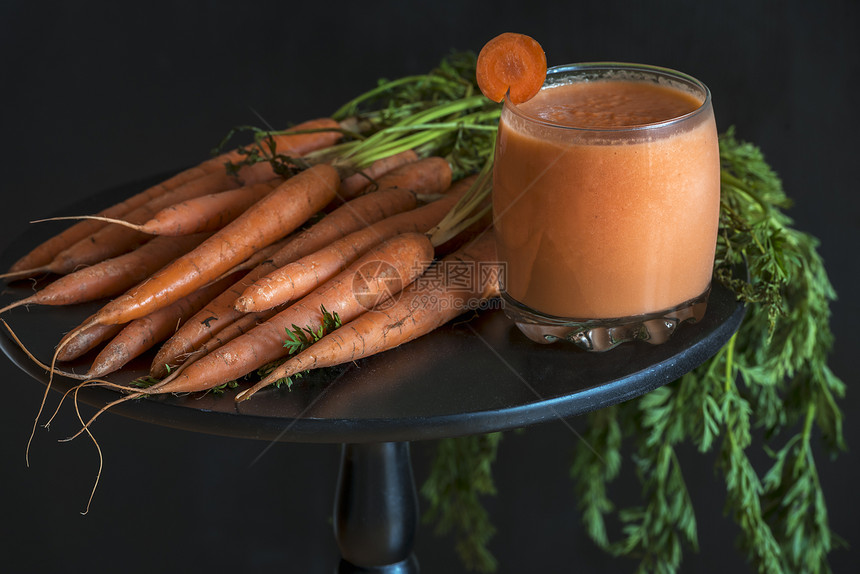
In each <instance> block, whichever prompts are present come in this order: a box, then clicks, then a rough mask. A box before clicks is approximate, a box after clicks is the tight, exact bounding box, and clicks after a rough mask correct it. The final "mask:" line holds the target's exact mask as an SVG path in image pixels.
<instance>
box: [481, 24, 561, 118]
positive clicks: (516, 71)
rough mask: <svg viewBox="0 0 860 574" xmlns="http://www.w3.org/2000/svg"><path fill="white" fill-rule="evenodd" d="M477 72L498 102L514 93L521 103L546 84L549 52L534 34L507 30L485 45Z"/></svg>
mask: <svg viewBox="0 0 860 574" xmlns="http://www.w3.org/2000/svg"><path fill="white" fill-rule="evenodd" d="M475 76H476V79H477V81H478V87H479V88H480V89H481V92H482V93H483V94H484V95H485V96H487V97H488V98H490V99H491V100H493V101H494V102H501V101H502V100H503V99H505V94H508V93H510V98H511V101H512V102H513V103H515V104H521V103H523V102H526V101H528V100H530V99H531V98H533V97H534V95H535V94H537V93H538V91H540V89H541V86H543V82H544V79H545V78H546V54H544V51H543V48H541V46H540V44H538V43H537V42H536V41H535V40H534V39H533V38H530V37H529V36H525V35H523V34H516V33H513V32H505V33H504V34H500V35H498V36H496V37H495V38H493V39H492V40H490V41H489V42H487V43H486V45H484V47H483V48H482V49H481V52H480V53H479V54H478V64H477V67H476V69H475Z"/></svg>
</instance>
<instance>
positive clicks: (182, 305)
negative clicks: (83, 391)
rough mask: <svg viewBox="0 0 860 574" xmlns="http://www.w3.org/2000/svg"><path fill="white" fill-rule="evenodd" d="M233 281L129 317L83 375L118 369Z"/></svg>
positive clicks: (218, 283) (106, 372)
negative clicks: (149, 312)
mask: <svg viewBox="0 0 860 574" xmlns="http://www.w3.org/2000/svg"><path fill="white" fill-rule="evenodd" d="M233 281H235V278H234V277H227V278H225V279H222V280H221V281H217V282H215V283H212V284H210V285H207V286H205V287H202V288H201V289H198V290H197V291H195V292H193V293H191V294H190V295H187V296H185V297H183V298H181V299H179V300H177V301H176V302H175V303H172V304H171V305H168V306H167V307H163V308H161V309H159V310H157V311H155V312H154V313H152V314H151V315H147V316H145V317H141V318H139V319H135V320H134V321H131V322H130V323H129V324H128V325H126V326H125V327H123V329H122V330H121V331H120V332H119V334H117V335H116V336H115V337H114V338H113V339H112V340H111V342H110V343H108V344H107V345H106V346H105V348H104V349H102V351H101V352H100V353H99V354H98V356H97V357H96V358H95V360H94V361H93V364H92V366H91V367H90V369H89V371H88V372H87V374H86V378H88V379H92V378H96V377H102V376H104V375H106V374H108V373H112V372H114V371H116V370H119V369H120V368H122V367H123V366H124V365H125V364H126V363H128V362H129V361H130V360H132V359H134V358H135V357H137V356H139V355H141V354H143V353H144V352H146V351H147V350H149V349H150V348H152V346H153V345H155V344H156V343H158V342H159V341H162V340H164V339H166V338H167V337H168V336H170V333H171V332H173V331H174V330H175V329H176V327H177V325H180V324H182V322H183V321H185V320H186V319H188V317H190V316H191V315H193V314H194V313H196V312H197V310H199V309H200V308H201V307H202V306H203V305H205V304H206V303H207V302H208V301H210V300H211V299H212V298H213V297H215V296H216V295H218V294H219V293H221V292H222V291H223V290H224V289H226V288H227V287H228V286H229V285H230V284H231V283H232V282H233Z"/></svg>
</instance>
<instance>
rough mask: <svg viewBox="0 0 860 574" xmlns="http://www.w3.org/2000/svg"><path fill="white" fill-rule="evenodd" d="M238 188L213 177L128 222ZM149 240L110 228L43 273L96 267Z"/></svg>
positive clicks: (80, 243) (220, 176)
mask: <svg viewBox="0 0 860 574" xmlns="http://www.w3.org/2000/svg"><path fill="white" fill-rule="evenodd" d="M238 186H239V184H238V181H237V180H236V179H235V178H233V177H230V176H228V175H227V174H225V173H210V174H207V175H204V176H202V177H199V178H197V179H194V180H192V181H190V182H188V183H186V184H183V185H181V186H179V187H177V188H176V189H173V190H171V191H169V192H167V193H165V194H163V195H161V196H159V197H157V198H156V199H154V200H152V201H150V202H148V203H146V204H145V205H142V206H140V207H138V208H137V209H135V210H133V211H131V212H129V213H127V214H126V215H125V216H124V218H125V219H127V220H128V221H131V222H134V223H143V222H144V221H146V220H147V219H149V218H150V217H152V215H153V214H154V213H155V212H157V211H158V210H160V209H162V208H163V207H167V206H168V205H172V204H174V203H177V202H179V201H185V200H186V199H190V198H192V197H199V196H201V195H205V194H207V193H213V192H214V191H225V190H227V189H232V188H235V187H238ZM149 239H150V236H149V235H147V234H145V233H141V232H139V231H135V230H132V229H127V228H125V227H120V226H118V225H108V226H106V227H103V228H102V229H100V230H99V231H97V232H96V233H94V234H93V235H91V236H89V237H86V238H84V239H82V240H81V241H78V242H77V243H75V244H73V245H71V246H69V247H68V248H67V249H65V250H63V251H62V252H60V253H59V254H57V256H56V257H54V259H53V260H52V261H51V262H50V263H49V264H48V265H46V266H45V267H44V268H43V269H42V270H43V271H46V272H50V273H58V274H66V273H71V272H72V271H74V270H75V269H77V268H78V267H83V266H85V265H93V264H94V263H98V262H99V261H104V260H105V259H108V258H110V257H116V256H117V255H121V254H123V253H126V252H128V251H131V250H132V249H134V248H136V247H137V246H139V245H141V244H143V243H144V242H146V241H148V240H149Z"/></svg>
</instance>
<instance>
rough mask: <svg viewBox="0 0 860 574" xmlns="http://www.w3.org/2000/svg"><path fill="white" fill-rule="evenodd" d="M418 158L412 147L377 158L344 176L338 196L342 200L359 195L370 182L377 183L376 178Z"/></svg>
mask: <svg viewBox="0 0 860 574" xmlns="http://www.w3.org/2000/svg"><path fill="white" fill-rule="evenodd" d="M417 160H418V154H416V153H415V152H414V151H412V150H411V149H410V150H406V151H404V152H400V153H398V154H394V155H390V156H388V157H384V158H382V159H380V160H377V161H375V162H373V163H372V164H371V165H370V166H368V167H366V168H364V169H363V170H360V171H358V172H356V173H354V174H352V175H350V176H349V177H346V178H344V180H343V181H342V182H341V184H340V193H339V194H338V196H339V197H340V199H342V200H349V199H352V198H354V197H357V196H358V195H360V194H361V193H363V192H364V191H365V190H366V189H367V188H368V186H369V185H370V184H372V183H376V182H374V180H375V179H376V178H378V177H381V176H383V175H385V174H386V173H388V172H390V171H392V170H394V169H396V168H398V167H400V166H402V165H405V164H407V163H412V162H414V161H417ZM377 185H378V184H377Z"/></svg>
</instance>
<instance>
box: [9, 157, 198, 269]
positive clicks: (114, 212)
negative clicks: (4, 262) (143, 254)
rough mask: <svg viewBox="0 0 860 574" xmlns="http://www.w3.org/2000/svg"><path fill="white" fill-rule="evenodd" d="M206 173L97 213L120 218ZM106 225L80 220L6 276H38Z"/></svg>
mask: <svg viewBox="0 0 860 574" xmlns="http://www.w3.org/2000/svg"><path fill="white" fill-rule="evenodd" d="M205 173H206V172H204V171H203V170H202V169H200V168H199V167H193V168H189V169H186V170H184V171H181V172H179V173H177V174H176V175H174V176H172V177H170V178H168V179H166V180H165V181H163V182H161V183H159V184H157V185H154V186H152V187H149V188H147V189H145V190H143V191H141V192H140V193H137V194H135V195H133V196H132V197H129V198H128V199H126V200H124V201H123V202H121V203H118V204H115V205H113V206H111V207H108V208H107V209H104V210H102V211H100V212H99V213H98V215H100V216H102V217H110V218H117V217H123V216H125V215H126V214H127V213H129V212H131V211H132V210H134V209H136V208H138V207H140V206H141V205H144V204H145V203H147V202H149V201H150V200H152V199H154V198H156V197H158V196H160V195H163V194H164V193H167V192H168V191H170V190H172V189H176V188H177V187H179V186H181V185H183V184H185V183H187V182H188V181H191V180H192V179H197V178H198V177H200V176H202V175H204V174H205ZM105 225H106V224H105V223H103V222H101V221H80V222H78V223H76V224H74V225H72V226H71V227H69V228H68V229H65V230H64V231H62V232H60V233H58V234H57V235H54V236H53V237H51V238H49V239H48V240H46V241H44V242H43V243H41V244H39V245H38V246H36V247H35V248H34V249H33V250H32V251H30V252H29V253H27V254H26V255H24V256H23V257H21V258H20V259H18V261H16V262H15V263H13V264H12V266H11V267H10V268H9V272H8V273H7V274H6V275H12V276H16V277H29V276H32V275H34V274H38V273H40V272H41V270H40V268H41V267H43V266H45V265H47V264H48V263H50V262H51V261H52V260H53V259H54V257H56V255H57V254H58V253H60V252H61V251H63V250H64V249H66V248H67V247H69V246H70V245H73V244H75V243H77V242H78V241H80V240H82V239H85V238H86V237H89V236H90V235H92V234H93V233H95V232H96V231H98V230H99V229H101V228H102V227H104V226H105ZM34 269H35V270H37V271H36V272H35V273H31V270H34Z"/></svg>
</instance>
